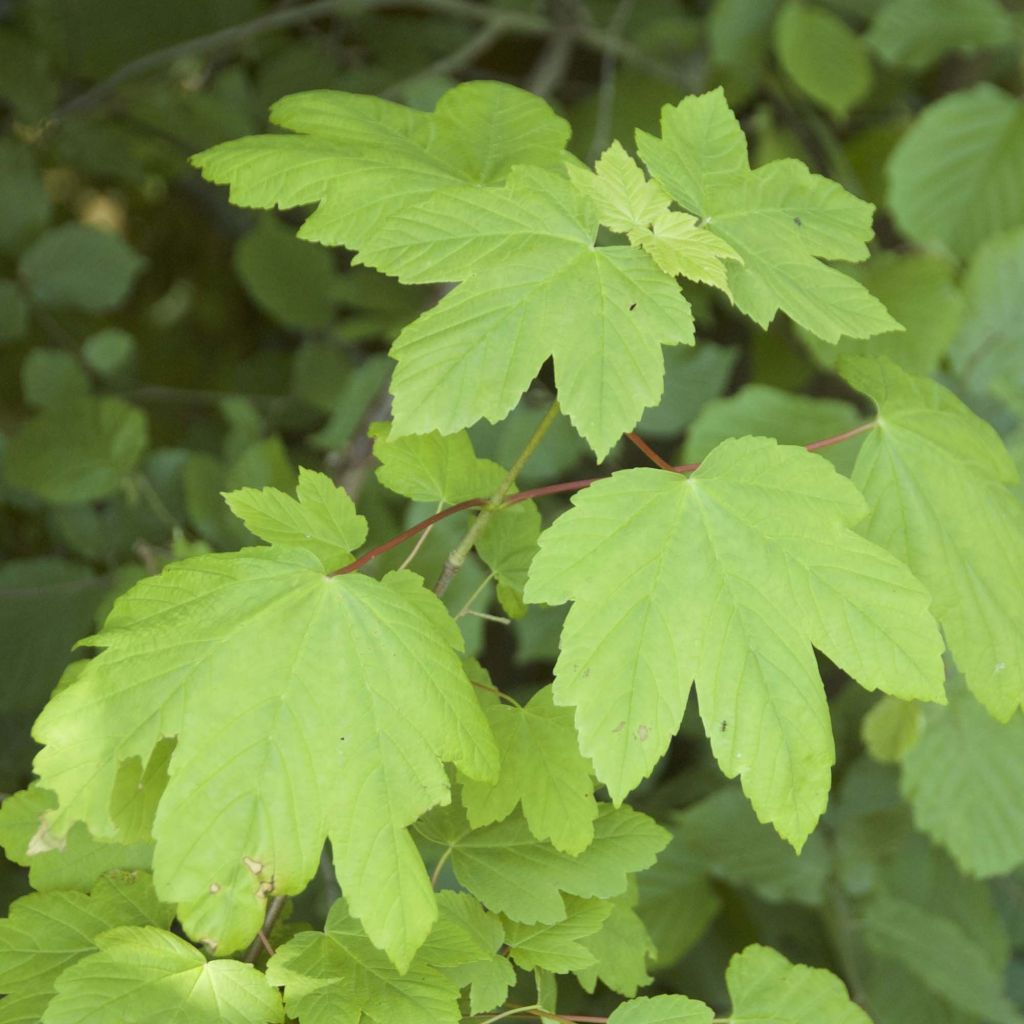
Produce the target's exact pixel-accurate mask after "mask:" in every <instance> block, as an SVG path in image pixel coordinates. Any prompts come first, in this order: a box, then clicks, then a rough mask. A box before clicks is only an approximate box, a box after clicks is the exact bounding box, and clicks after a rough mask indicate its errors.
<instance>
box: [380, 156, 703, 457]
mask: <svg viewBox="0 0 1024 1024" xmlns="http://www.w3.org/2000/svg"><path fill="white" fill-rule="evenodd" d="M596 232H597V221H596V218H595V216H594V215H593V213H592V211H590V210H589V209H588V208H587V205H586V204H585V203H584V202H583V200H582V197H581V196H580V195H579V193H577V192H576V191H575V190H574V189H573V188H572V186H571V185H570V183H569V182H568V181H567V180H566V179H565V178H562V177H559V176H557V175H554V174H551V173H548V172H545V171H540V170H537V169H534V168H519V169H517V170H516V171H515V172H514V173H513V175H512V176H511V178H510V182H509V186H508V187H507V188H505V189H488V190H477V191H476V192H475V193H474V194H473V195H472V196H469V197H464V196H452V195H450V194H441V195H438V196H435V197H434V198H432V199H430V200H428V201H427V202H426V203H424V204H422V205H421V206H419V207H417V208H416V209H414V210H410V211H409V212H408V213H407V214H404V215H399V216H396V217H394V218H393V219H392V221H391V223H390V225H389V228H388V229H387V230H385V231H383V232H382V233H381V234H380V236H379V238H378V240H377V242H376V244H375V246H374V248H373V249H372V250H371V251H369V252H364V254H363V256H364V258H365V259H366V260H367V262H371V263H374V265H380V266H382V267H383V268H384V269H387V270H388V272H390V273H395V274H398V275H399V276H400V277H402V278H403V279H405V280H415V281H430V280H441V281H444V280H462V279H463V278H465V280H464V281H463V283H462V284H460V285H459V286H458V287H457V288H456V289H455V290H454V291H452V292H451V293H450V294H448V295H446V296H445V297H444V298H443V299H442V300H441V301H440V302H439V303H438V304H437V305H436V306H435V307H433V308H432V309H431V310H429V311H428V312H427V313H425V314H424V315H423V316H421V317H420V318H419V319H418V320H416V321H415V322H414V323H413V324H411V325H410V326H409V327H407V328H406V329H405V330H404V331H403V332H402V334H401V335H400V336H399V338H398V340H397V341H396V342H395V344H394V346H393V347H392V355H393V356H394V358H395V359H397V361H398V368H397V369H396V371H395V376H394V379H393V383H392V392H393V394H394V396H395V405H394V417H395V418H394V426H393V428H392V434H391V436H392V437H399V436H402V435H405V434H411V433H425V432H427V431H429V430H431V429H438V430H440V431H441V432H442V433H453V432H454V431H456V430H458V429H459V428H461V427H465V426H469V425H471V424H472V423H475V422H476V421H477V420H479V419H487V420H490V421H491V422H492V423H493V422H497V421H498V420H501V419H503V418H504V417H505V416H506V415H507V414H508V412H509V411H510V410H511V409H512V408H513V406H515V405H516V403H517V402H518V401H519V398H520V396H521V395H522V393H523V392H524V391H525V390H526V388H527V387H528V386H529V384H530V382H531V381H532V380H533V378H534V377H535V376H536V374H537V372H538V371H539V370H540V367H541V365H542V364H543V362H544V360H545V359H547V358H548V356H553V358H554V363H555V380H556V384H557V387H558V396H559V402H560V404H561V406H562V409H563V410H564V411H565V413H566V415H567V416H568V417H569V419H570V420H571V421H572V424H573V426H575V427H576V429H577V430H578V431H579V432H580V433H581V434H582V435H583V436H584V437H585V438H586V439H587V441H589V442H590V445H591V447H592V448H593V449H594V451H595V452H596V453H597V455H598V456H599V457H600V458H603V457H604V456H605V455H606V454H607V452H608V450H609V449H610V448H611V446H612V444H614V442H615V441H617V440H618V438H619V436H620V435H621V434H622V433H623V432H624V431H626V430H631V429H632V428H633V427H634V426H635V425H636V423H637V421H638V420H639V418H640V415H641V414H642V412H643V410H644V408H646V407H647V406H650V405H654V404H655V403H656V402H657V400H658V398H659V397H660V395H661V388H662V377H663V372H664V367H663V362H662V356H661V346H662V345H676V344H679V343H685V344H692V343H693V322H692V316H691V313H690V308H689V305H688V303H687V302H686V300H685V299H684V298H683V297H682V295H681V294H680V292H679V288H678V286H677V285H676V283H675V282H674V281H672V280H671V279H670V278H668V277H666V276H665V275H664V274H663V273H662V272H661V270H659V269H658V267H657V266H656V265H655V263H654V262H653V260H652V259H651V258H650V257H649V256H647V255H646V254H645V253H643V252H641V251H639V250H636V249H632V248H630V247H628V246H607V247H603V248H594V240H595V237H596ZM385 260H386V264H385V262H384V261H385Z"/></svg>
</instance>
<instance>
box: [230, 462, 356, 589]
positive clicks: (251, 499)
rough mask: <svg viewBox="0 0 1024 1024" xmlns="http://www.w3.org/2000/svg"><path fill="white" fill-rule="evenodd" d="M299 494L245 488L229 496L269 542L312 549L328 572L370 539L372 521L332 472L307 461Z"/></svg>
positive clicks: (244, 519)
mask: <svg viewBox="0 0 1024 1024" xmlns="http://www.w3.org/2000/svg"><path fill="white" fill-rule="evenodd" d="M295 494H296V497H295V498H293V497H292V496H291V495H289V494H285V493H284V492H282V491H279V490H277V489H276V488H274V487H264V488H263V490H260V491H258V490H256V489H255V488H253V487H244V488H242V489H241V490H238V491H231V492H230V493H229V494H225V495H224V500H225V501H226V502H227V503H228V508H230V509H231V511H232V512H233V513H234V514H235V515H236V516H238V518H239V519H241V520H242V522H243V523H245V525H246V526H247V527H248V528H249V529H250V530H251V531H252V532H253V533H255V534H256V536H257V537H259V538H260V539H261V540H265V541H266V542H267V543H268V544H284V545H289V546H291V547H298V548H305V549H306V550H307V551H312V552H313V554H314V555H316V556H317V558H319V559H320V563H321V565H323V567H324V570H325V571H327V572H330V571H332V570H334V569H340V568H341V567H342V566H343V565H347V564H348V563H349V562H351V561H352V556H351V554H350V553H349V552H351V551H352V550H353V549H355V548H357V547H359V545H360V544H362V543H363V541H364V540H366V520H365V519H364V518H363V517H362V516H360V515H358V514H357V513H356V509H355V505H354V504H353V503H352V499H351V498H350V497H349V496H348V495H347V494H346V493H345V491H344V490H342V488H340V487H338V486H336V485H335V484H334V483H333V481H332V480H331V478H330V477H328V476H325V475H324V474H323V473H317V472H314V471H313V470H311V469H306V468H305V467H304V466H303V467H300V469H299V483H298V487H297V488H296V491H295ZM296 499H297V500H296Z"/></svg>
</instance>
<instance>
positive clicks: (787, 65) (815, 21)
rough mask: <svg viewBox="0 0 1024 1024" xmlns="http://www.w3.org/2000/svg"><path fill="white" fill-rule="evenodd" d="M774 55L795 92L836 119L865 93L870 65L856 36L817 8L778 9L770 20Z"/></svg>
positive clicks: (799, 4)
mask: <svg viewBox="0 0 1024 1024" xmlns="http://www.w3.org/2000/svg"><path fill="white" fill-rule="evenodd" d="M775 54H776V56H777V57H778V59H779V63H780V64H781V65H782V69H783V71H785V72H786V74H787V75H789V77H790V78H791V79H792V80H793V82H794V83H795V84H796V85H797V86H798V87H799V89H800V90H801V91H802V92H804V93H805V94H806V95H807V96H809V97H810V98H811V99H812V100H814V102H815V103H817V104H819V105H820V106H822V107H824V108H825V109H826V110H827V111H828V112H829V113H830V114H832V115H833V116H834V117H836V118H839V119H840V120H841V119H843V118H845V117H846V116H847V114H849V112H850V110H851V109H852V108H853V107H855V106H857V104H858V103H860V102H861V101H862V100H863V99H864V98H865V97H866V96H867V94H868V93H869V92H870V91H871V84H872V77H873V76H872V73H871V61H870V59H869V58H868V53H867V49H866V47H865V46H864V43H863V41H862V40H861V38H860V36H858V35H857V34H856V33H855V32H854V31H853V30H852V29H851V28H850V27H849V26H848V25H847V24H846V22H845V21H843V19H842V18H840V17H839V16H838V15H836V14H833V13H832V12H831V11H829V10H827V9H826V8H824V7H819V6H818V5H817V4H812V3H806V2H804V0H788V2H787V3H786V4H784V5H783V8H782V10H781V11H779V13H778V15H777V17H776V19H775Z"/></svg>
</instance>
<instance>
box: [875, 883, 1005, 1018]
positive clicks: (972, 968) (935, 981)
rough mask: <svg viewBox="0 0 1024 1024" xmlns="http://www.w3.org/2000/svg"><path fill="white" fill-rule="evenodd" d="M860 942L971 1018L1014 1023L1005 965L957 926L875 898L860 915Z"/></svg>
mask: <svg viewBox="0 0 1024 1024" xmlns="http://www.w3.org/2000/svg"><path fill="white" fill-rule="evenodd" d="M863 928H864V938H865V941H866V942H867V944H868V946H869V948H871V949H872V950H873V951H874V952H875V953H877V954H878V955H879V956H882V957H886V958H888V959H891V960H895V961H897V962H898V963H900V964H902V965H903V966H904V967H905V968H907V970H908V971H910V972H911V973H912V974H914V975H915V976H917V977H918V978H919V979H920V980H921V981H923V982H924V983H925V985H927V986H928V988H930V989H931V990H932V991H933V992H936V993H938V994H940V995H942V996H944V997H945V998H946V999H948V1000H949V1001H950V1002H951V1003H952V1004H953V1005H954V1006H956V1007H959V1008H960V1009H961V1010H964V1011H965V1012H967V1013H969V1014H971V1015H972V1018H973V1017H982V1018H984V1019H985V1020H991V1021H998V1022H1007V1024H1019V1022H1020V1020H1021V1019H1022V1018H1021V1016H1020V1014H1019V1013H1018V1012H1017V1011H1016V1010H1015V1009H1014V1006H1013V1004H1012V1003H1011V1002H1010V1000H1009V999H1008V998H1007V996H1006V994H1005V992H1004V980H1003V971H1004V966H1005V965H1004V964H1001V963H998V962H997V961H994V960H993V958H992V956H991V953H990V951H989V950H987V949H985V948H984V947H983V946H982V945H981V944H979V943H977V942H976V940H975V938H974V937H973V936H972V935H970V934H969V933H967V932H966V931H965V930H964V929H963V928H962V927H961V926H960V925H959V924H958V923H957V922H955V921H953V920H951V919H950V918H948V917H945V916H943V915H942V914H940V913H936V912H932V911H929V910H925V909H923V908H921V907H920V906H917V905H916V904H914V903H911V902H909V901H908V900H905V899H901V898H899V897H897V896H889V895H879V896H876V897H875V898H874V899H873V900H872V901H871V902H870V903H869V904H868V907H867V912H866V913H865V915H864V924H863Z"/></svg>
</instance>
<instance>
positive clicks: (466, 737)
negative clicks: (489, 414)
mask: <svg viewBox="0 0 1024 1024" xmlns="http://www.w3.org/2000/svg"><path fill="white" fill-rule="evenodd" d="M88 642H89V643H91V644H94V645H96V646H99V647H102V648H105V650H104V651H103V653H102V654H100V655H99V657H97V658H95V659H93V660H92V661H90V662H89V663H88V666H87V668H86V669H85V671H84V672H83V673H82V675H81V678H80V679H79V680H78V681H77V682H76V683H75V685H74V686H72V687H69V688H68V689H66V690H64V691H62V692H61V693H60V694H59V695H58V696H57V697H56V698H55V699H54V700H53V701H52V702H51V703H50V705H49V706H48V708H47V709H46V710H45V711H44V713H43V714H42V716H41V717H40V718H39V720H38V722H37V724H36V735H37V736H38V737H39V739H40V741H41V742H43V743H44V744H45V747H44V749H43V751H42V752H41V753H40V755H39V757H38V759H37V762H36V768H37V771H38V772H39V774H40V777H41V780H42V784H43V785H44V786H46V787H47V788H49V789H52V790H53V791H54V792H55V793H57V795H58V798H59V808H58V809H57V810H56V811H54V812H51V827H53V828H55V829H56V830H57V831H60V830H61V829H66V828H67V827H69V826H70V825H71V823H73V822H74V821H77V820H81V821H85V822H86V823H87V824H88V825H89V827H90V829H91V830H92V831H93V832H94V834H96V835H97V836H101V837H102V836H111V835H116V834H117V831H116V828H115V825H114V822H113V821H112V820H111V812H110V797H111V792H112V790H113V787H114V785H115V782H116V779H117V773H118V765H119V764H120V763H121V762H122V761H124V760H125V759H127V758H131V757H142V758H145V757H146V756H147V755H148V754H149V752H150V750H151V749H152V748H153V746H154V745H155V744H157V743H158V742H159V741H160V739H161V738H162V737H167V736H177V737H178V744H177V747H176V749H175V751H174V753H173V755H172V757H171V762H170V781H169V782H168V785H167V789H166V790H165V792H164V794H163V796H162V797H161V800H160V804H159V807H158V809H157V814H156V820H155V823H154V827H153V835H154V838H155V839H156V851H155V854H154V860H153V864H154V875H155V879H156V885H157V891H158V893H159V894H160V896H161V898H163V899H166V900H168V901H172V902H175V903H178V904H179V908H178V913H179V917H180V918H181V919H182V921H183V922H184V924H185V927H186V928H187V929H188V930H189V932H190V934H192V935H193V936H195V937H196V938H197V939H203V940H205V941H207V942H209V943H211V944H215V945H216V946H217V948H218V949H219V950H220V951H221V952H228V951H230V950H233V949H237V948H239V947H240V946H242V945H244V944H245V943H247V942H248V941H249V940H250V939H251V938H252V936H253V935H254V934H255V933H256V931H257V929H258V928H259V927H260V925H261V923H262V920H263V914H264V910H265V901H266V898H267V896H268V895H269V894H270V893H271V892H273V893H295V892H300V891H301V890H302V889H303V888H304V887H305V885H306V883H307V882H308V880H309V878H310V877H311V876H312V875H313V874H314V872H315V871H316V868H317V864H318V862H319V857H320V851H321V848H322V846H323V842H324V839H325V837H326V836H327V835H328V834H329V835H330V836H331V839H332V846H333V850H334V856H335V866H336V869H337V872H338V876H339V878H340V879H341V880H342V884H343V885H344V886H345V891H346V894H347V895H348V897H349V901H350V904H351V906H352V908H353V912H354V913H357V914H358V915H359V916H360V918H361V920H363V921H364V923H365V926H366V929H367V932H368V934H369V935H370V937H371V938H372V940H373V941H374V942H376V943H378V944H379V945H380V946H381V947H382V948H384V949H385V950H387V952H388V954H389V955H390V956H391V957H392V958H393V959H394V960H395V961H396V962H397V963H399V964H401V965H406V964H408V962H409V960H410V958H411V956H412V954H413V952H414V951H415V949H416V948H417V947H418V946H419V944H420V943H421V942H422V941H423V939H424V938H425V937H426V935H427V933H428V932H429V930H430V926H431V924H432V922H433V920H434V918H435V916H436V913H437V911H436V905H435V901H434V895H433V893H432V892H431V889H430V885H429V883H428V880H427V877H426V874H425V871H424V868H423V863H422V860H421V858H420V856H419V854H418V853H417V851H416V848H415V846H414V844H413V842H412V840H411V839H410V837H409V836H408V834H407V833H406V831H405V828H406V826H407V825H409V824H411V823H412V822H413V821H415V820H416V818H418V817H419V816H420V815H421V814H422V813H423V812H424V811H426V810H428V809H429V808H430V807H432V806H434V805H435V804H439V803H445V802H447V800H448V798H449V797H448V793H449V782H448V778H447V775H446V774H445V771H444V767H443V762H444V761H452V762H453V763H455V764H457V765H458V766H459V767H460V770H461V771H463V773H464V774H466V775H469V776H470V777H482V778H486V777H488V776H491V775H493V773H494V772H495V770H496V768H497V759H496V753H495V749H494V744H493V740H492V738H491V736H490V732H489V729H488V727H487V723H486V720H485V719H484V716H483V714H482V712H481V710H480V706H479V704H478V702H477V701H476V698H475V697H474V696H473V691H472V689H471V688H470V686H469V683H468V681H467V679H466V677H465V674H464V673H463V671H462V668H461V665H460V662H459V660H458V658H457V656H456V653H455V652H456V650H457V649H459V648H460V647H461V638H460V635H459V633H458V629H457V627H456V626H455V624H454V622H453V621H452V620H451V618H450V617H449V616H448V614H447V612H446V611H445V609H444V607H443V606H442V605H441V603H440V602H439V601H438V600H437V599H436V598H435V597H434V596H433V595H432V594H430V593H429V592H428V591H426V590H425V589H424V588H423V585H422V581H421V579H420V578H419V577H418V576H415V575H414V574H412V573H408V572H397V573H390V574H389V575H388V576H386V577H385V578H384V579H383V580H381V581H378V580H373V579H370V578H367V577H365V576H357V575H354V574H351V575H345V576H336V577H326V576H324V574H323V569H322V566H321V563H320V562H319V560H318V559H317V558H316V556H314V555H313V554H312V553H310V552H307V551H303V550H301V549H296V548H269V549H259V548H251V549H247V550H245V551H242V552H239V553H237V554H224V555H205V556H200V557H198V558H193V559H189V560H187V561H184V562H178V563H174V564H172V565H171V566H169V567H168V568H167V569H166V570H165V571H164V572H163V573H162V574H161V575H160V576H159V577H154V578H150V579H146V580H143V581H142V582H141V583H140V584H138V585H137V586H136V587H134V588H133V589H132V590H131V591H129V592H128V593H127V594H126V595H125V596H124V597H122V598H120V599H119V601H118V602H117V604H116V605H115V606H114V610H113V612H112V613H111V615H110V617H109V619H108V620H107V623H106V626H105V628H104V631H103V632H102V633H100V634H99V635H98V636H95V637H91V638H90V639H89V641H88Z"/></svg>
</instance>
